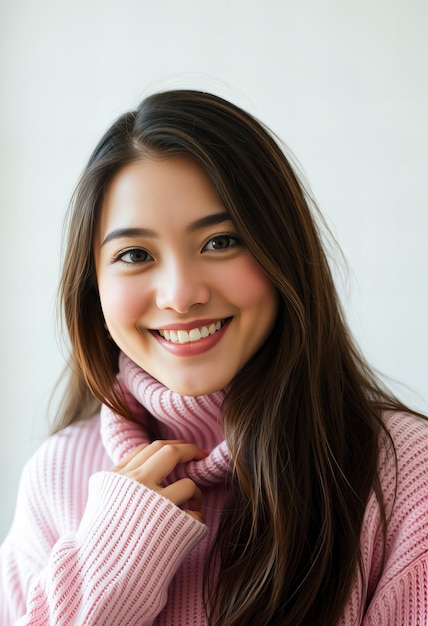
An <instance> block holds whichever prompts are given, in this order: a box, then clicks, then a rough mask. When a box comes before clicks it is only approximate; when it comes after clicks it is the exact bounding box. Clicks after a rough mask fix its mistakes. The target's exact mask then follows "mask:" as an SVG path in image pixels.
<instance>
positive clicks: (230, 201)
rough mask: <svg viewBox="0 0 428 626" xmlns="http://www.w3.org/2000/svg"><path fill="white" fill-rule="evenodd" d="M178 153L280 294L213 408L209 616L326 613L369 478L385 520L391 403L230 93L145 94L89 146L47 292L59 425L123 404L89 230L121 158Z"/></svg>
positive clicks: (300, 205) (274, 161)
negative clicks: (218, 454)
mask: <svg viewBox="0 0 428 626" xmlns="http://www.w3.org/2000/svg"><path fill="white" fill-rule="evenodd" d="M178 154H180V155H183V154H184V155H187V156H189V157H191V158H193V159H195V160H196V161H197V162H198V163H200V164H201V165H202V167H203V168H204V170H205V171H206V173H207V175H208V176H209V177H210V178H211V180H212V182H213V183H214V185H215V187H216V189H217V191H218V194H219V197H220V199H221V200H222V202H223V204H224V206H225V208H226V210H227V211H228V213H229V215H230V217H231V220H232V221H233V222H234V224H235V227H236V228H237V231H238V232H239V234H240V237H241V238H242V240H243V242H244V244H245V245H246V246H247V248H248V250H249V251H250V252H251V254H252V255H253V256H254V258H255V259H256V260H257V261H258V263H259V264H260V266H261V267H262V269H263V270H264V271H265V273H266V275H267V276H268V277H269V279H270V280H271V281H272V283H273V285H274V286H275V287H276V289H277V291H278V296H279V301H280V306H279V313H278V317H277V320H276V323H275V327H274V329H273V331H272V334H271V336H270V337H269V339H268V340H267V341H266V342H265V344H264V345H263V346H262V347H261V348H260V350H259V351H258V353H257V354H256V355H254V357H253V358H252V359H251V360H250V361H249V362H248V363H247V364H246V365H245V366H244V368H243V369H242V370H241V371H240V372H239V373H238V374H237V375H236V377H235V378H234V379H233V380H232V381H231V383H230V387H229V389H228V393H227V396H226V399H225V403H224V407H223V425H224V434H225V438H226V440H227V443H228V445H229V449H230V453H231V458H232V461H233V468H234V474H233V479H232V481H231V492H232V493H231V498H230V500H229V502H228V504H227V506H226V508H225V510H224V513H223V518H222V524H221V527H220V530H219V532H218V534H217V538H216V540H215V542H214V545H213V547H212V551H211V556H210V559H209V562H208V564H207V569H206V576H205V593H206V607H207V612H208V615H209V620H210V623H211V624H215V625H220V624H221V625H228V626H232V625H235V624H236V625H238V624H239V625H242V624H254V623H256V624H260V625H267V624H280V625H281V626H286V625H291V624H292V625H293V626H298V625H304V624H307V625H309V624H311V625H312V624H314V623H316V624H319V625H325V626H331V625H332V624H334V623H335V622H336V621H337V620H338V619H339V617H340V615H341V612H342V611H343V608H344V605H345V603H346V600H347V598H348V596H349V593H350V589H351V586H352V584H353V582H354V581H355V579H356V577H357V576H360V577H362V578H364V571H363V568H362V565H361V555H360V550H359V537H360V531H361V526H362V520H363V515H364V510H365V507H366V503H367V500H368V497H369V494H370V492H371V490H372V489H374V490H375V492H376V494H377V497H378V500H379V503H380V507H381V511H382V514H383V519H384V531H385V526H386V519H385V511H384V506H383V500H382V493H381V489H380V486H379V480H378V476H377V460H378V456H379V445H380V443H379V441H380V434H382V435H384V437H383V439H385V440H387V433H386V431H385V429H384V427H383V425H382V422H381V411H382V410H383V409H385V408H404V407H402V405H400V403H399V402H398V400H396V399H395V398H394V397H393V396H392V395H391V394H389V393H388V392H387V391H386V390H385V389H384V388H383V387H382V385H381V384H380V383H379V382H378V380H377V378H376V376H375V375H374V374H373V373H372V371H371V370H370V368H369V367H368V366H367V364H366V362H365V361H364V359H363V358H362V357H361V355H360V353H359V351H358V349H357V348H356V346H355V344H354V342H353V340H352V338H351V336H350V333H349V331H348V328H347V326H346V323H345V321H344V316H343V314H342V311H341V307H340V304H339V301H338V297H337V294H336V290H335V287H334V284H333V280H332V276H331V272H330V268H329V265H328V262H327V259H326V254H325V250H324V247H323V244H322V242H321V236H320V233H319V227H318V225H317V224H319V223H320V218H319V215H318V216H317V209H316V207H315V205H314V204H313V203H312V202H311V200H310V198H309V196H308V194H307V193H306V192H305V189H304V187H303V185H302V184H301V183H300V182H299V180H298V178H297V176H296V174H295V172H294V170H293V169H292V167H291V165H290V163H289V161H288V160H287V158H286V156H285V154H284V151H283V149H281V148H280V147H279V144H278V142H277V141H276V140H275V139H274V137H273V135H272V134H271V133H270V132H269V131H268V130H267V129H266V128H265V127H264V126H263V125H262V124H261V123H260V122H258V121H257V120H256V119H254V118H253V117H252V116H251V115H249V114H247V113H246V112H244V111H243V110H241V109H240V108H238V107H237V106H235V105H233V104H231V103H229V102H226V101H225V100H223V99H221V98H218V97H216V96H213V95H210V94H206V93H201V92H195V91H170V92H165V93H159V94H155V95H153V96H150V97H148V98H146V99H145V100H144V101H143V102H142V104H141V105H140V107H139V108H138V110H136V111H133V112H130V113H127V114H126V115H124V116H122V117H121V118H120V119H119V120H118V121H117V122H115V123H114V124H113V126H112V127H111V128H110V129H109V131H108V132H107V133H106V134H105V136H104V137H103V138H102V140H101V141H100V143H99V145H98V146H97V148H96V149H95V151H94V153H93V155H92V157H91V159H90V161H89V163H88V165H87V167H86V169H85V171H84V173H83V175H82V178H81V180H80V182H79V184H78V186H77V189H76V192H75V194H74V198H73V202H72V205H71V209H70V215H69V225H68V233H69V234H68V246H67V249H66V252H65V260H64V269H63V275H62V280H61V292H60V293H61V302H62V306H63V311H64V318H65V321H66V324H67V329H68V333H69V336H70V344H71V358H70V365H71V370H70V371H71V379H70V385H69V387H68V389H67V392H66V396H65V403H64V410H63V413H62V417H61V420H60V422H59V424H58V426H57V427H58V428H61V427H63V426H64V425H66V424H67V423H69V422H70V421H74V420H76V419H79V418H82V417H84V416H87V415H88V414H89V413H90V411H91V410H92V409H93V407H94V402H95V403H97V402H101V401H102V402H105V403H107V404H108V405H110V406H111V407H112V408H113V409H114V410H115V411H116V412H118V413H120V414H121V415H123V416H124V417H126V418H128V419H132V415H131V414H130V413H129V409H128V407H127V406H126V405H125V404H124V402H123V400H122V398H121V397H120V396H118V395H117V393H116V392H115V387H114V380H115V375H116V373H117V367H118V348H117V347H116V346H115V344H114V343H113V342H112V341H110V340H109V338H108V335H107V333H106V330H105V328H104V320H103V316H102V311H101V307H100V301H99V296H98V290H97V284H96V278H95V270H94V261H93V256H92V245H93V237H94V230H95V227H96V221H97V215H98V211H99V208H100V205H101V203H102V200H103V195H104V192H105V190H106V188H107V186H108V184H109V182H110V181H111V179H112V177H113V176H114V175H115V174H116V173H117V172H118V171H119V170H120V168H122V167H124V166H125V165H126V164H128V163H130V162H132V161H135V160H137V159H141V158H144V157H146V156H152V157H153V156H156V157H157V158H168V157H171V156H173V155H178ZM391 445H392V444H391ZM362 459H364V461H363V462H362ZM213 572H220V573H221V574H220V576H219V577H217V576H215V575H213Z"/></svg>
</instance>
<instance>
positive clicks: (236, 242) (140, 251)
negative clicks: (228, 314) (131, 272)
mask: <svg viewBox="0 0 428 626" xmlns="http://www.w3.org/2000/svg"><path fill="white" fill-rule="evenodd" d="M216 239H228V240H229V244H231V245H229V246H228V247H227V248H219V249H217V250H216V249H215V248H214V249H213V250H210V252H219V253H221V252H227V251H228V250H230V249H231V248H234V247H235V246H237V245H240V244H241V241H240V240H239V238H238V237H237V235H236V234H235V233H219V234H218V235H214V236H213V237H210V238H209V239H208V240H207V242H206V243H204V245H203V246H202V251H204V250H205V248H207V246H208V244H210V243H212V242H213V241H215V240H216ZM132 253H137V254H145V255H147V257H149V258H146V259H144V260H141V261H124V257H125V256H126V255H127V254H132ZM153 260H154V259H153V257H152V255H151V254H150V253H149V252H147V250H145V249H144V248H128V249H127V250H122V251H121V252H119V253H118V254H116V255H114V257H113V259H112V261H113V262H117V261H120V262H122V263H124V264H125V265H145V264H146V263H149V262H150V261H153Z"/></svg>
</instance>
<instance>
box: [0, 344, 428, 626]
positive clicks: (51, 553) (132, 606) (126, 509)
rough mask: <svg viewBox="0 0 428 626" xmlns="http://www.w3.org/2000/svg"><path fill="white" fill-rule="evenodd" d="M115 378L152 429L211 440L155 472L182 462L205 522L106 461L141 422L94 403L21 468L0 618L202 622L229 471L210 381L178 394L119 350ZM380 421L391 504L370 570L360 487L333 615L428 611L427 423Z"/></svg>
mask: <svg viewBox="0 0 428 626" xmlns="http://www.w3.org/2000/svg"><path fill="white" fill-rule="evenodd" d="M119 380H120V382H121V384H122V385H123V386H124V387H125V388H126V390H127V395H128V397H129V399H130V401H131V402H132V403H133V407H134V410H135V413H136V415H138V418H139V420H140V422H141V423H142V424H144V422H145V420H146V417H147V410H148V411H150V413H151V414H152V415H154V416H155V417H156V418H157V419H158V421H159V430H160V433H161V436H162V438H168V439H174V438H180V439H187V440H189V441H192V442H195V443H196V444H198V445H199V446H201V447H202V448H205V449H208V450H211V453H210V455H209V456H208V457H207V458H206V459H204V460H202V461H194V462H191V463H188V464H186V465H185V466H184V467H179V468H178V469H177V470H176V471H175V472H174V474H173V475H171V476H170V477H169V479H168V480H169V481H173V480H176V479H177V477H178V476H180V477H182V476H184V475H187V476H190V477H192V478H193V479H194V480H195V482H196V483H197V484H198V485H199V486H200V487H201V488H202V491H203V515H204V520H205V524H202V523H200V522H199V521H197V520H195V519H194V518H192V517H191V516H190V515H188V514H187V513H186V512H185V511H183V510H181V509H180V508H178V507H177V506H175V505H174V504H173V503H171V502H170V501H168V500H166V499H165V498H164V497H163V496H161V495H159V494H157V493H156V492H153V491H151V490H150V489H148V488H146V487H144V486H143V485H141V484H140V483H137V482H135V481H133V480H132V479H130V478H127V477H125V476H123V475H120V474H117V473H113V472H109V471H108V469H109V468H110V467H111V466H112V465H113V464H114V463H117V462H118V460H119V459H120V458H122V457H123V456H124V455H125V454H126V453H128V452H129V451H130V450H132V449H133V448H134V447H135V446H136V445H138V444H139V443H141V442H143V441H145V435H144V431H143V428H141V427H140V426H139V425H138V424H133V423H129V422H125V421H124V420H122V419H120V418H118V417H117V416H115V415H114V414H112V413H111V412H110V411H109V410H108V409H106V408H103V409H102V411H101V415H100V416H99V415H97V416H94V417H93V418H91V419H88V420H86V421H82V422H79V423H75V424H72V425H71V426H69V427H68V428H66V429H64V430H63V431H61V432H59V433H57V434H56V435H54V436H53V437H51V438H49V439H48V440H47V441H46V442H45V444H43V445H42V447H41V448H40V449H39V450H38V452H37V453H36V454H35V455H34V457H33V458H32V459H31V460H30V461H29V462H28V463H27V465H26V467H25V469H24V472H23V476H22V481H21V487H20V491H19V495H18V502H17V509H16V514H15V518H14V522H13V525H12V528H11V530H10V533H9V535H8V536H7V538H6V540H5V542H4V544H3V545H2V547H1V552H0V558H1V560H0V568H1V588H0V624H1V626H9V625H11V624H19V625H20V626H24V625H30V624H31V625H32V626H42V625H47V624H50V625H54V624H55V626H60V625H66V624H67V625H69V624H73V625H83V624H85V625H89V624H94V625H96V626H103V625H105V626H133V625H140V626H142V625H149V624H157V625H162V626H174V625H176V626H191V625H192V626H203V625H204V624H206V618H205V615H204V611H203V602H202V575H203V568H204V565H205V562H206V556H207V550H208V547H209V543H210V541H211V539H212V537H213V535H214V533H215V532H216V529H217V527H218V523H219V518H220V514H221V510H222V506H223V503H224V500H225V497H226V493H227V477H228V473H229V456H228V450H227V447H226V445H225V443H224V442H223V441H222V433H221V428H220V425H219V413H220V405H221V401H222V398H223V395H222V393H221V392H218V393H215V394H213V395H210V396H201V397H198V398H189V397H183V396H179V395H178V394H175V393H173V392H171V391H169V390H168V389H165V388H164V387H163V386H162V385H161V384H160V383H159V382H158V381H156V380H154V379H153V378H151V377H150V376H149V375H148V374H146V373H145V372H143V371H142V370H141V369H139V368H138V367H137V366H136V365H135V364H134V363H132V362H131V361H130V360H129V359H127V358H126V357H124V356H122V357H121V360H120V375H119ZM144 407H145V408H144ZM385 421H386V424H387V426H388V428H389V430H390V432H391V435H392V437H393V440H394V444H395V447H396V451H397V457H398V479H397V481H396V475H395V468H394V463H393V459H392V457H391V455H388V454H386V453H385V454H383V455H382V458H381V461H380V473H381V483H382V487H383V490H384V493H385V499H386V503H387V506H388V511H389V512H390V521H389V526H388V540H387V549H386V562H385V567H384V570H383V572H382V575H381V577H380V579H379V580H378V577H379V568H380V558H381V545H382V537H381V532H380V528H379V525H380V515H379V509H378V506H377V502H376V499H375V497H374V496H372V497H371V498H370V499H369V502H368V505H367V509H366V514H365V520H364V525H363V530H362V537H361V549H362V555H363V560H364V566H365V571H366V574H367V575H366V584H365V587H364V588H362V587H361V585H360V584H358V583H356V584H355V585H354V587H353V589H352V592H351V595H350V597H349V601H348V603H347V606H346V608H345V611H344V614H343V617H342V619H341V621H340V625H341V626H351V625H353V624H364V626H369V625H373V626H399V625H400V626H402V625H406V626H407V625H421V626H422V625H427V624H428V426H427V425H426V424H425V423H424V422H423V421H421V420H419V419H417V418H415V417H413V416H410V415H403V414H398V413H391V414H387V415H386V416H385ZM396 486H397V492H396V498H395V502H394V501H393V499H394V491H395V487H396ZM361 597H364V598H365V606H366V609H365V613H364V616H363V620H362V621H361V620H360V619H359V618H358V607H359V603H360V598H361Z"/></svg>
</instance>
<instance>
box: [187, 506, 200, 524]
mask: <svg viewBox="0 0 428 626" xmlns="http://www.w3.org/2000/svg"><path fill="white" fill-rule="evenodd" d="M185 513H187V514H188V515H190V516H191V517H194V518H195V519H197V520H198V522H201V524H203V523H204V518H203V516H202V513H201V512H200V511H190V509H186V511H185Z"/></svg>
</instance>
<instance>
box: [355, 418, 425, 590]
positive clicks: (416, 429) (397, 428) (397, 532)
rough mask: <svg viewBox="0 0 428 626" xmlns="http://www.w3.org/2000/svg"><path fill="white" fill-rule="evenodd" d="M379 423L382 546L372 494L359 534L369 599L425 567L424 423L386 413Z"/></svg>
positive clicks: (375, 498) (375, 499) (379, 518)
mask: <svg viewBox="0 0 428 626" xmlns="http://www.w3.org/2000/svg"><path fill="white" fill-rule="evenodd" d="M383 423H384V425H385V428H386V433H383V434H382V435H381V446H380V458H379V482H380V486H381V489H382V495H383V499H384V505H385V512H386V521H387V535H386V545H385V546H384V543H383V535H382V530H381V528H382V522H381V514H380V507H379V502H378V500H377V497H376V496H375V494H374V493H373V494H372V496H371V497H370V499H369V502H368V505H367V509H366V514H365V519H364V523H363V529H362V551H363V558H364V561H365V564H366V568H367V570H366V571H368V572H370V574H369V577H368V578H369V581H368V582H369V597H370V595H371V594H370V592H371V593H373V592H374V588H373V587H374V586H375V587H378V588H379V585H381V586H383V585H386V584H388V582H391V581H393V580H397V578H401V576H403V575H404V573H405V572H406V571H408V568H410V569H414V568H418V567H420V565H421V563H422V562H424V563H425V564H427V563H428V533H427V527H428V421H425V420H423V419H422V418H419V417H417V416H415V415H411V414H408V413H401V412H387V413H385V415H384V417H383ZM382 562H383V568H382ZM380 575H381V578H380V580H379V576H380ZM370 588H371V589H370Z"/></svg>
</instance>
